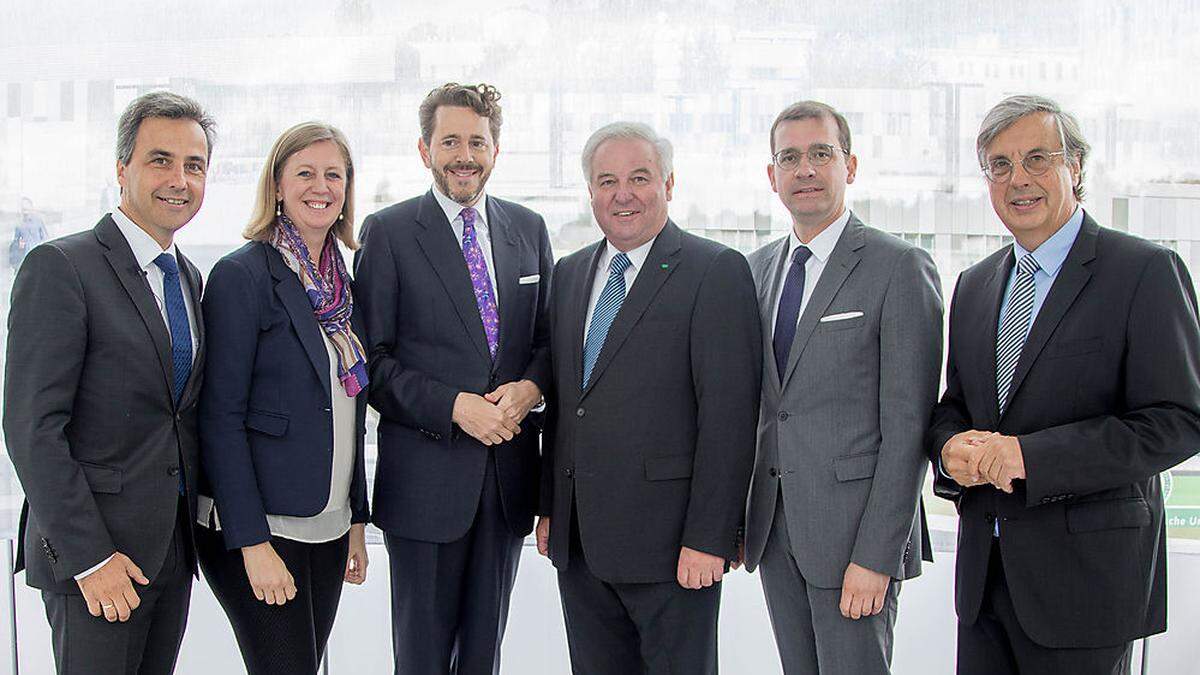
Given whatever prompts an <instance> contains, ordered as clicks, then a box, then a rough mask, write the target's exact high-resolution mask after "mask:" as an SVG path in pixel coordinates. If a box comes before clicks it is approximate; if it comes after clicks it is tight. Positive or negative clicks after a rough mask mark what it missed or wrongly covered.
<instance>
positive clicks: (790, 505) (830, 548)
mask: <svg viewBox="0 0 1200 675" xmlns="http://www.w3.org/2000/svg"><path fill="white" fill-rule="evenodd" d="M786 255H787V237H784V238H783V239H780V240H778V241H775V242H772V243H770V244H767V245H766V246H764V247H763V248H761V249H759V250H758V251H755V252H754V253H753V254H751V255H750V258H749V261H750V268H751V271H752V273H753V274H754V281H755V285H756V286H757V289H758V299H759V307H760V310H761V311H760V314H761V318H762V322H763V323H762V325H763V341H764V347H765V350H766V352H767V353H768V354H770V353H772V352H771V339H772V326H773V321H774V317H773V311H774V304H775V296H776V295H777V294H778V289H779V285H780V284H782V283H783V279H784V276H785V264H784V263H785V262H786V261H785V260H784V257H785V256H786ZM838 315H842V316H841V317H838ZM823 318H825V320H822V319H823ZM829 319H833V320H829ZM941 362H942V298H941V291H940V284H939V281H938V275H937V269H936V268H935V267H934V264H933V260H932V259H931V258H930V257H929V254H928V253H926V252H925V251H924V250H922V249H920V248H917V247H915V246H913V245H911V244H908V243H906V242H904V241H903V240H901V239H898V238H896V237H894V236H892V235H889V234H886V233H884V232H881V231H879V230H876V229H873V228H870V227H867V226H865V225H863V224H862V221H860V220H859V219H858V218H857V217H855V216H854V215H853V214H851V216H850V221H849V222H848V223H847V224H846V228H845V230H844V231H843V232H842V235H841V237H840V238H839V239H838V242H837V245H836V246H835V247H834V249H833V253H832V255H830V257H829V260H828V261H827V262H826V264H825V269H824V271H823V272H822V274H821V277H820V279H819V280H818V281H817V286H816V288H815V289H814V292H813V294H812V297H811V298H810V299H809V302H808V304H807V306H806V307H805V308H804V313H803V315H802V316H801V317H800V323H799V324H798V326H797V329H796V337H795V341H794V342H793V343H792V349H791V353H790V355H789V360H788V364H787V368H786V372H785V373H784V378H783V384H782V385H780V377H779V373H778V369H777V367H776V365H775V360H774V359H773V358H764V359H763V387H762V407H761V411H760V413H759V423H758V454H757V458H756V460H755V467H754V478H753V481H752V483H751V492H750V498H749V500H748V509H747V515H746V558H747V567H748V568H749V569H751V570H753V569H754V568H755V567H756V566H757V565H758V562H759V561H760V560H761V559H762V554H763V549H764V547H765V546H766V541H767V536H768V534H769V533H770V531H771V521H772V519H773V517H774V514H775V500H776V496H777V495H778V494H780V490H781V489H782V494H783V499H784V513H785V514H786V518H787V526H788V535H789V538H790V539H791V542H792V547H793V550H792V555H793V556H794V557H795V559H796V562H797V564H798V565H799V568H800V572H801V573H802V574H803V575H804V578H805V580H807V581H808V582H809V583H811V584H813V585H815V586H817V587H821V588H837V587H840V586H841V585H842V577H843V575H844V573H845V570H846V566H847V565H848V564H849V563H850V562H855V563H857V564H859V565H861V566H863V567H866V568H868V569H871V570H875V571H877V572H882V573H885V574H888V575H890V576H892V577H893V578H896V579H907V578H911V577H914V576H916V575H918V574H920V572H921V558H922V554H923V553H924V552H927V549H928V546H927V537H926V536H925V531H924V511H923V509H922V508H921V504H920V490H921V483H922V479H923V477H924V475H925V470H926V469H925V467H926V464H925V462H924V461H923V460H924V459H925V457H924V447H925V445H924V442H925V434H926V430H927V428H928V425H929V419H930V411H931V410H932V408H933V404H934V403H935V401H936V399H937V392H938V379H939V375H940V373H941Z"/></svg>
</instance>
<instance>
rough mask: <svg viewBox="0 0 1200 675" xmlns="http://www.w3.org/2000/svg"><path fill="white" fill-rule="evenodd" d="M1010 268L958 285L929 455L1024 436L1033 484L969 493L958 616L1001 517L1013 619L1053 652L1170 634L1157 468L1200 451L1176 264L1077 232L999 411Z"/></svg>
mask: <svg viewBox="0 0 1200 675" xmlns="http://www.w3.org/2000/svg"><path fill="white" fill-rule="evenodd" d="M1013 264H1014V258H1013V254H1012V248H1011V247H1005V248H1004V249H1001V250H1000V251H997V252H996V253H994V254H992V255H991V256H988V257H987V258H985V259H984V260H983V261H981V262H979V263H978V264H976V265H974V266H972V267H971V268H970V269H968V270H966V271H965V272H963V273H962V276H961V277H960V278H959V281H958V287H957V288H956V289H955V292H954V300H953V302H952V303H951V306H950V345H949V358H948V362H947V366H946V392H945V394H944V396H943V398H942V400H941V402H940V403H939V404H938V405H937V407H936V409H935V411H934V417H933V429H932V442H931V445H930V456H931V458H932V459H933V460H934V462H935V463H936V462H937V461H938V457H939V456H940V453H941V449H942V446H943V445H945V443H946V441H947V440H949V438H950V437H951V436H952V435H954V434H955V433H957V432H960V431H964V430H966V429H981V430H989V431H991V430H995V431H999V432H1000V433H1003V434H1007V435H1015V436H1017V438H1018V439H1019V440H1020V443H1021V450H1022V453H1023V455H1024V461H1025V471H1026V475H1027V476H1028V478H1027V479H1026V480H1024V481H1016V482H1015V490H1014V491H1013V493H1012V494H1011V495H1009V494H1005V493H1003V492H1000V491H999V490H996V489H995V488H993V487H991V486H987V485H985V486H979V487H973V488H968V489H965V490H964V489H961V488H960V487H959V486H957V485H956V484H954V483H953V482H952V481H949V480H947V479H945V478H944V477H942V476H940V475H939V476H938V479H937V481H938V485H937V487H938V490H939V493H941V494H943V495H947V494H949V495H957V503H958V510H959V515H960V521H959V536H958V559H957V571H956V577H955V604H956V605H957V609H958V616H959V621H961V622H963V623H966V624H971V623H974V621H975V620H976V617H977V616H978V614H979V607H980V603H981V602H982V599H983V593H984V583H985V580H986V575H987V566H988V556H989V552H990V549H991V546H992V531H993V525H994V521H995V520H996V519H999V520H1000V551H1001V555H1002V557H1003V560H1004V573H1005V577H1006V579H1007V581H1008V587H1009V590H1010V593H1011V595H1012V603H1013V609H1014V610H1015V611H1016V614H1017V618H1018V619H1019V620H1020V622H1021V626H1022V628H1024V629H1025V632H1026V633H1027V634H1028V635H1029V636H1030V637H1031V638H1032V639H1033V640H1034V641H1035V642H1037V643H1038V644H1041V645H1043V646H1046V647H1054V648H1064V647H1101V646H1110V645H1116V644H1120V643H1122V642H1126V641H1130V640H1133V639H1136V638H1139V637H1142V636H1145V635H1149V634H1152V633H1158V632H1161V631H1163V630H1165V629H1166V620H1167V608H1166V599H1167V597H1166V595H1167V585H1166V561H1167V555H1166V533H1165V527H1164V523H1163V495H1162V488H1161V486H1160V484H1159V478H1158V474H1159V472H1161V471H1163V470H1165V469H1168V468H1170V467H1172V466H1174V465H1176V464H1178V463H1179V462H1181V461H1183V460H1184V459H1186V458H1187V457H1189V456H1191V455H1192V454H1194V453H1195V452H1196V450H1197V448H1200V331H1198V330H1197V314H1196V298H1195V294H1194V292H1193V290H1192V280H1191V277H1190V276H1189V275H1188V271H1187V268H1186V267H1185V266H1184V264H1183V261H1181V260H1180V259H1179V256H1178V255H1176V254H1175V253H1173V252H1171V251H1169V250H1167V249H1165V248H1163V247H1161V246H1158V245H1155V244H1152V243H1150V242H1148V241H1145V240H1143V239H1139V238H1137V237H1132V236H1129V235H1126V234H1122V233H1120V232H1115V231H1113V230H1108V229H1105V228H1101V227H1099V226H1097V224H1096V222H1095V221H1094V220H1092V218H1091V217H1089V216H1087V215H1086V214H1085V215H1084V221H1083V226H1082V228H1081V229H1080V232H1079V235H1078V237H1077V238H1076V240H1075V244H1074V245H1073V246H1072V247H1071V251H1070V253H1069V254H1068V255H1067V259H1066V261H1065V262H1064V263H1063V266H1062V268H1061V269H1060V270H1059V272H1058V276H1057V278H1056V279H1055V281H1054V285H1053V286H1052V287H1051V289H1050V294H1049V295H1048V296H1047V298H1046V301H1045V304H1044V305H1043V306H1042V308H1041V310H1040V311H1039V312H1038V315H1037V318H1036V319H1035V320H1034V322H1033V325H1032V326H1031V327H1030V330H1029V337H1028V338H1027V340H1026V342H1025V346H1024V348H1023V349H1022V352H1021V357H1020V360H1019V361H1018V362H1017V366H1016V371H1015V373H1014V375H1013V383H1012V386H1011V387H1010V389H1009V403H1008V407H1007V409H1006V410H1005V413H1004V415H1002V416H1001V415H1000V414H999V405H998V403H997V401H996V331H997V329H996V326H997V324H998V321H999V312H1000V303H1001V300H1002V298H1003V296H1004V291H1005V288H1006V286H1007V283H1008V277H1009V273H1010V272H1011V270H1012V266H1013Z"/></svg>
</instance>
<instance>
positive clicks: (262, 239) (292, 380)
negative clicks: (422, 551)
mask: <svg viewBox="0 0 1200 675" xmlns="http://www.w3.org/2000/svg"><path fill="white" fill-rule="evenodd" d="M353 196H354V167H353V164H352V163H351V158H350V151H349V147H348V145H347V143H346V139H345V137H344V136H343V135H342V133H341V132H340V131H338V130H337V129H335V128H333V127H330V126H328V125H325V124H319V123H314V122H309V123H305V124H300V125H297V126H295V127H293V128H291V129H289V130H288V131H286V132H284V134H283V135H282V136H280V138H279V140H277V141H276V142H275V146H274V147H273V148H272V150H271V155H270V157H269V159H268V161H267V163H266V165H265V166H264V167H263V172H262V176H261V178H260V180H259V186H258V198H257V202H256V207H255V213H254V215H253V217H252V219H251V223H250V225H248V226H247V228H246V230H245V232H244V233H243V234H244V236H245V237H246V238H247V239H249V240H250V242H249V243H247V244H246V245H245V246H243V247H241V248H240V249H238V250H237V251H234V252H233V253H230V254H229V255H227V256H225V257H224V258H222V259H221V260H220V261H219V262H217V264H216V266H215V267H213V270H212V273H211V274H210V276H209V282H208V287H207V292H206V293H205V296H204V301H203V307H204V312H203V314H204V325H205V330H206V331H207V333H206V335H207V336H208V359H207V361H206V363H205V372H204V376H205V378H206V386H205V388H204V391H203V393H202V394H201V399H200V456H201V463H202V467H203V469H204V475H203V476H202V477H201V483H200V485H201V487H200V490H201V495H202V496H201V497H200V500H199V501H200V504H199V509H198V511H199V516H198V519H199V521H200V524H201V525H203V526H205V527H203V528H200V530H199V532H198V534H197V551H198V553H199V559H200V564H201V567H202V568H203V569H204V573H205V576H206V577H207V579H208V581H209V585H210V586H211V587H212V589H213V592H214V593H215V594H216V596H217V600H218V601H220V603H221V606H222V607H223V608H224V609H225V613H226V614H227V615H228V616H229V620H230V622H231V623H232V624H233V630H234V634H235V635H236V636H237V640H238V645H239V647H240V648H241V651H242V657H243V659H244V660H245V662H246V668H247V670H248V671H249V672H250V673H251V675H261V674H269V673H280V674H282V673H287V674H288V675H297V674H300V673H314V674H315V673H316V672H317V670H318V668H319V667H320V662H321V659H322V655H323V653H324V651H325V645H326V642H327V641H328V638H329V633H330V630H331V629H332V627H333V618H334V614H335V613H336V611H337V605H338V600H339V598H340V597H341V588H342V581H343V580H345V581H346V582H349V583H355V584H361V583H362V582H363V581H364V580H365V579H366V567H367V550H366V542H365V535H364V527H365V523H366V522H367V520H368V519H369V514H368V509H367V487H366V477H365V471H364V466H363V439H364V436H365V433H364V418H365V409H366V384H367V373H366V362H365V360H366V359H365V350H364V349H363V348H362V344H361V343H360V342H359V338H358V336H361V335H365V332H364V330H363V326H362V318H361V317H360V316H358V313H356V312H355V311H354V302H353V298H352V296H351V291H350V279H349V276H348V275H347V273H346V267H345V264H344V263H343V261H342V255H341V251H340V249H339V246H338V242H339V241H340V242H341V243H342V244H343V245H344V246H345V247H346V248H348V249H355V248H357V244H356V243H355V241H354V235H353V213H354V212H353ZM209 496H211V497H209Z"/></svg>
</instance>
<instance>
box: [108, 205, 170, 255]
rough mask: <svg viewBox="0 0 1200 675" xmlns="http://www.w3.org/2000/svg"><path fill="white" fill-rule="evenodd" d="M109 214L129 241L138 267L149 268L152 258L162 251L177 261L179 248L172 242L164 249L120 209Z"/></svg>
mask: <svg viewBox="0 0 1200 675" xmlns="http://www.w3.org/2000/svg"><path fill="white" fill-rule="evenodd" d="M111 215H112V219H113V222H115V223H116V224H117V229H119V230H121V235H122V236H124V237H125V241H127V242H129V248H130V249H132V250H133V259H134V260H136V261H137V264H138V267H140V268H141V269H149V268H150V266H151V265H153V264H154V259H155V258H157V257H158V256H160V255H162V254H163V253H170V254H171V255H173V256H175V259H176V262H178V259H179V250H178V248H176V246H175V244H174V243H172V244H171V248H170V249H169V250H164V249H163V247H161V246H159V245H158V242H157V241H154V237H151V236H150V235H149V234H146V231H145V230H143V229H142V228H140V227H138V226H137V224H136V223H134V222H133V221H132V220H130V219H129V216H127V215H125V214H124V212H122V211H121V209H119V208H117V209H113V210H112V214H111Z"/></svg>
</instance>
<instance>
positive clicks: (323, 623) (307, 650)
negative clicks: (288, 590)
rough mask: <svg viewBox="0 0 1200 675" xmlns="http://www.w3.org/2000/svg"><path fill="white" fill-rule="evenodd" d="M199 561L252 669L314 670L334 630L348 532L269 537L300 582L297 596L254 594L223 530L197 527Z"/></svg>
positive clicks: (254, 674)
mask: <svg viewBox="0 0 1200 675" xmlns="http://www.w3.org/2000/svg"><path fill="white" fill-rule="evenodd" d="M196 529H197V532H196V546H197V549H198V550H199V552H200V567H201V568H202V569H203V570H204V577H205V578H206V579H207V580H208V585H209V587H211V588H212V590H213V594H214V595H216V596H217V601H218V602H220V603H221V607H222V608H223V609H224V610H225V614H226V616H228V617H229V623H230V624H232V625H233V634H234V636H236V637H237V642H238V648H239V649H240V650H241V652H242V660H243V661H245V663H246V672H247V673H248V674H249V675H305V674H306V673H308V674H311V675H316V674H317V672H318V671H319V669H320V667H321V659H322V657H323V656H324V655H325V645H326V643H327V642H329V633H330V631H331V630H333V618H334V615H336V614H337V608H338V601H339V600H341V597H342V581H343V579H344V578H345V573H346V555H347V552H348V550H349V547H350V536H349V535H348V534H344V535H342V536H341V537H339V538H338V539H335V540H333V541H329V542H325V543H321V544H305V543H302V542H298V541H292V540H290V539H283V538H282V537H271V546H272V547H273V548H274V549H275V552H276V553H277V554H279V557H280V558H282V559H283V562H284V564H285V565H287V568H288V572H290V573H291V575H292V578H293V579H294V580H295V582H296V597H295V598H294V599H292V600H290V601H288V602H286V603H284V604H283V605H268V604H267V603H265V602H263V601H261V600H259V599H258V598H256V597H254V589H253V588H251V587H250V579H249V578H248V577H247V576H246V566H245V564H244V563H243V562H242V552H241V550H240V549H235V550H233V551H229V550H226V549H225V541H224V540H223V539H222V538H221V533H220V532H219V531H215V530H211V529H209V528H207V527H199V528H196Z"/></svg>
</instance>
